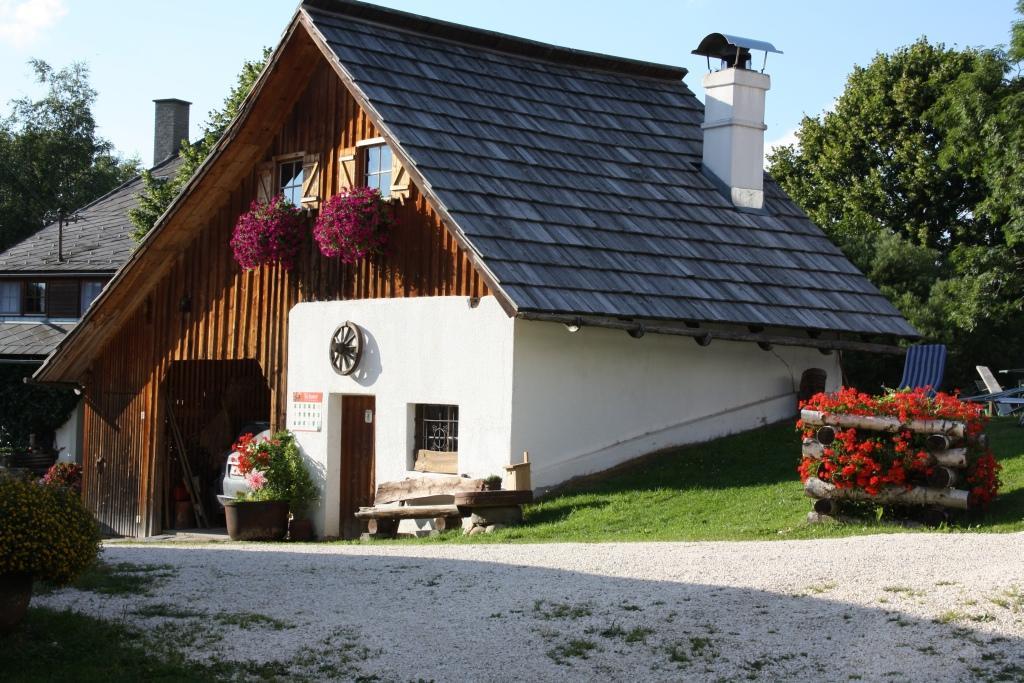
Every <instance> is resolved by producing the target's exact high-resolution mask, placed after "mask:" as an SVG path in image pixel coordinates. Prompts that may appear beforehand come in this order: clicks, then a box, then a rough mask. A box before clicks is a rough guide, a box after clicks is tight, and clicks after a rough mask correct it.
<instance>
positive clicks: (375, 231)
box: [313, 187, 395, 263]
mask: <svg viewBox="0 0 1024 683" xmlns="http://www.w3.org/2000/svg"><path fill="white" fill-rule="evenodd" d="M394 226H395V218H394V214H393V212H392V210H391V204H389V203H388V202H387V201H385V200H384V198H383V197H381V194H380V192H379V191H378V190H376V189H372V188H369V187H353V188H350V189H348V190H344V191H342V192H340V193H338V194H336V195H334V196H333V197H331V198H330V199H328V200H327V201H326V202H324V204H323V206H321V207H320V215H319V216H317V219H316V226H315V227H314V228H313V237H314V238H315V239H316V242H317V244H318V245H320V253H321V254H323V255H324V256H326V257H328V258H338V259H341V261H342V263H355V262H357V261H360V260H362V259H364V258H367V257H368V256H379V255H382V254H383V253H384V248H385V247H386V246H387V243H388V238H389V236H390V233H391V230H392V228H394Z"/></svg>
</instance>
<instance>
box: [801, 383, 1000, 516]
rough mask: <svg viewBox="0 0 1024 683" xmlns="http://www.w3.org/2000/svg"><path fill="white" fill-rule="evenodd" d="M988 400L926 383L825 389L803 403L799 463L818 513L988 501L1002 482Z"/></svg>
mask: <svg viewBox="0 0 1024 683" xmlns="http://www.w3.org/2000/svg"><path fill="white" fill-rule="evenodd" d="M985 420H986V418H985V416H984V415H983V414H982V412H981V407H980V406H978V405H975V404H970V403H964V402H962V401H959V400H958V399H957V398H956V397H955V396H952V395H949V394H943V393H938V394H936V395H935V396H928V394H927V393H926V392H925V391H924V390H923V389H918V390H914V391H899V392H896V391H890V392H888V393H886V394H884V395H882V396H878V397H875V396H868V395H866V394H861V393H858V392H856V391H855V390H853V389H840V390H839V391H838V392H837V393H835V394H824V393H822V394H817V395H816V396H813V397H812V398H811V399H809V400H808V401H807V402H806V403H804V404H803V405H802V410H801V413H800V420H799V421H798V422H797V429H798V430H799V431H800V432H801V433H802V435H803V446H802V459H801V462H800V466H799V468H798V471H799V473H800V478H801V480H802V481H803V483H804V491H805V492H806V494H807V495H808V496H810V497H811V498H814V499H816V503H815V505H814V512H813V513H812V517H811V518H812V519H817V518H818V516H819V515H827V516H829V517H831V518H840V517H842V516H843V515H842V512H843V511H844V505H846V504H847V503H850V502H856V503H861V504H863V503H867V504H874V505H878V506H886V507H887V508H889V509H893V510H908V509H920V510H923V511H924V512H922V514H919V515H917V516H918V517H919V518H921V519H926V520H937V521H945V520H947V519H949V516H950V511H955V510H960V511H962V510H974V509H978V508H984V507H986V506H987V505H988V504H989V503H990V502H991V501H992V500H993V498H994V497H995V495H996V491H997V490H998V488H999V477H998V472H999V469H1000V466H999V465H998V463H996V461H995V458H994V456H993V455H992V451H991V450H990V449H989V448H988V443H987V440H986V439H985V436H984V434H983V429H984V426H985Z"/></svg>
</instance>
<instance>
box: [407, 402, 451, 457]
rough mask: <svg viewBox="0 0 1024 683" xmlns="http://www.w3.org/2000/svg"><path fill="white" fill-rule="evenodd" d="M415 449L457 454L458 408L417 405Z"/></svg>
mask: <svg viewBox="0 0 1024 683" xmlns="http://www.w3.org/2000/svg"><path fill="white" fill-rule="evenodd" d="M416 449H417V450H426V451H441V452H445V453H457V452H458V451H459V407H458V406H449V405H429V404H424V403H420V404H417V405H416Z"/></svg>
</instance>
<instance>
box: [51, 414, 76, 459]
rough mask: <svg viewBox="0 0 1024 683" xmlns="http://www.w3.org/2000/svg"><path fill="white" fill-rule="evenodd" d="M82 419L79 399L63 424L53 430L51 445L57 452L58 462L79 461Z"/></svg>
mask: <svg viewBox="0 0 1024 683" xmlns="http://www.w3.org/2000/svg"><path fill="white" fill-rule="evenodd" d="M82 419H83V414H82V402H81V401H79V402H78V405H76V406H75V409H74V410H72V411H71V414H70V415H69V416H68V419H67V420H66V421H65V422H64V424H62V425H61V426H60V427H58V428H57V431H56V432H54V435H53V447H54V448H56V449H57V450H58V452H59V455H58V456H57V460H58V461H59V462H81V458H80V456H81V450H82Z"/></svg>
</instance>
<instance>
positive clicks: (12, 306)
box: [0, 282, 21, 315]
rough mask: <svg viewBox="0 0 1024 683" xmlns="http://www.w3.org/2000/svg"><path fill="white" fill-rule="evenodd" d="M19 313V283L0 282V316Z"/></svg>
mask: <svg viewBox="0 0 1024 683" xmlns="http://www.w3.org/2000/svg"><path fill="white" fill-rule="evenodd" d="M18 313H21V283H20V282H0V315H3V314H6V315H17V314H18Z"/></svg>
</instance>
